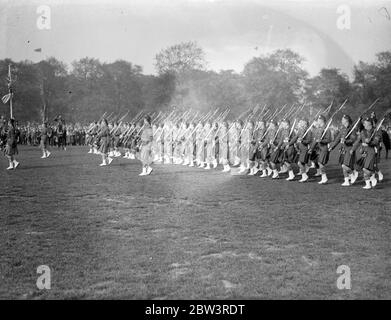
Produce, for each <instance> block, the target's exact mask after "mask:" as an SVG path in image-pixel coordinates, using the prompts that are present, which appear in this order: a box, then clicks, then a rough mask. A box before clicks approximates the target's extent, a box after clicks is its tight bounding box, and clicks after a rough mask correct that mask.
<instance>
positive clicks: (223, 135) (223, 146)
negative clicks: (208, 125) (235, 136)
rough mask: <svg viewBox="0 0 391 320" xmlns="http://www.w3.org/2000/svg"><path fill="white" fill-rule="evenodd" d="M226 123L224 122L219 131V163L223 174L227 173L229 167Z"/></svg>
mask: <svg viewBox="0 0 391 320" xmlns="http://www.w3.org/2000/svg"><path fill="white" fill-rule="evenodd" d="M228 130H229V129H228V123H227V122H226V121H224V122H223V123H222V124H221V126H220V129H219V132H218V138H219V161H220V163H221V164H222V165H223V167H224V169H223V172H229V171H230V170H231V167H230V165H229V132H228Z"/></svg>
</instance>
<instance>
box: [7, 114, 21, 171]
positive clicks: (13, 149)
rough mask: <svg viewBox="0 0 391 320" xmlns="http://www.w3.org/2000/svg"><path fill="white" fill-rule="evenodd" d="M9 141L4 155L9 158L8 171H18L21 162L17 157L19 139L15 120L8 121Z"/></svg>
mask: <svg viewBox="0 0 391 320" xmlns="http://www.w3.org/2000/svg"><path fill="white" fill-rule="evenodd" d="M6 132H7V141H6V144H5V149H4V154H5V156H6V157H7V158H8V161H9V166H8V168H7V170H12V169H16V168H17V167H18V165H19V162H18V161H16V159H15V155H17V154H18V139H17V129H16V126H15V120H14V119H10V120H9V121H8V127H7V131H6Z"/></svg>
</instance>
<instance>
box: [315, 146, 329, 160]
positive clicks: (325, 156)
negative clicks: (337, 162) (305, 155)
mask: <svg viewBox="0 0 391 320" xmlns="http://www.w3.org/2000/svg"><path fill="white" fill-rule="evenodd" d="M312 155H313V157H311V160H313V161H314V162H317V163H320V164H321V165H326V164H327V162H329V156H330V152H329V149H328V147H327V145H325V146H318V147H317V148H316V149H315V150H314V151H313V152H312Z"/></svg>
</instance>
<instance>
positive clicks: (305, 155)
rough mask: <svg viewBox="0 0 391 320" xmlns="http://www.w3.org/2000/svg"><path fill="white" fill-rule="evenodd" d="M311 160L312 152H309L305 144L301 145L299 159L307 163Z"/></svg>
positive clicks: (302, 162)
mask: <svg viewBox="0 0 391 320" xmlns="http://www.w3.org/2000/svg"><path fill="white" fill-rule="evenodd" d="M309 160H310V154H309V152H308V146H305V145H303V144H300V145H299V159H298V160H297V161H298V162H300V163H301V164H307V163H308V161H309Z"/></svg>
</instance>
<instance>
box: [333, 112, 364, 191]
mask: <svg viewBox="0 0 391 320" xmlns="http://www.w3.org/2000/svg"><path fill="white" fill-rule="evenodd" d="M341 124H342V128H341V129H340V131H339V133H338V135H337V136H336V138H335V140H334V141H333V143H331V145H330V147H329V151H332V150H334V149H335V147H336V146H338V145H339V144H341V147H340V149H339V153H340V156H339V164H340V165H341V166H342V172H343V176H344V182H343V183H342V186H350V181H351V179H352V174H353V169H354V163H355V153H354V152H352V153H350V151H351V150H352V148H353V144H354V143H355V141H356V139H357V135H356V133H355V132H354V131H353V130H352V119H351V118H350V116H348V115H343V117H342V120H341Z"/></svg>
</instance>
